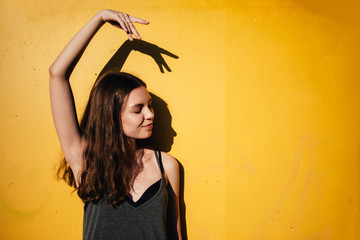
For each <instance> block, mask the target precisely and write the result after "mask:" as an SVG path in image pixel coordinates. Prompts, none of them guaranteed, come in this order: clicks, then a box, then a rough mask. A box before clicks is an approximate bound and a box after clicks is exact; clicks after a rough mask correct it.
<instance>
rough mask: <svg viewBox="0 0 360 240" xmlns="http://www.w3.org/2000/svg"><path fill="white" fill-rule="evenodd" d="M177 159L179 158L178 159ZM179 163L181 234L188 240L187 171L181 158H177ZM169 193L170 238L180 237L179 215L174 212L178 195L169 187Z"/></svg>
mask: <svg viewBox="0 0 360 240" xmlns="http://www.w3.org/2000/svg"><path fill="white" fill-rule="evenodd" d="M176 160H177V159H176ZM177 162H178V164H179V171H180V189H179V207H180V213H179V214H180V223H181V236H182V239H183V240H187V239H188V237H187V227H186V205H185V201H184V178H185V172H184V167H183V165H182V164H181V163H180V161H179V160H177ZM168 193H169V205H168V216H167V221H168V222H167V226H168V229H167V230H168V239H172V240H175V239H178V234H177V229H176V219H177V217H178V215H177V214H176V213H174V211H173V209H174V204H172V203H174V202H175V201H174V198H176V195H175V193H174V191H173V189H172V188H171V187H170V185H169V187H168Z"/></svg>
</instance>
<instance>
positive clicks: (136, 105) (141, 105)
mask: <svg viewBox="0 0 360 240" xmlns="http://www.w3.org/2000/svg"><path fill="white" fill-rule="evenodd" d="M148 103H152V98H150V99H149V101H148ZM143 106H144V104H142V103H138V104H135V105H133V106H131V107H130V108H135V107H140V108H141V107H143Z"/></svg>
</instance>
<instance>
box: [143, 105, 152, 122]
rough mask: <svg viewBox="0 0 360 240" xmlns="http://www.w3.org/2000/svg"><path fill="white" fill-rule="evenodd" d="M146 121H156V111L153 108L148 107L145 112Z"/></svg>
mask: <svg viewBox="0 0 360 240" xmlns="http://www.w3.org/2000/svg"><path fill="white" fill-rule="evenodd" d="M144 116H145V119H147V120H153V119H154V110H153V109H152V108H149V107H147V108H146V111H145V112H144Z"/></svg>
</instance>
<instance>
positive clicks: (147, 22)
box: [129, 15, 150, 24]
mask: <svg viewBox="0 0 360 240" xmlns="http://www.w3.org/2000/svg"><path fill="white" fill-rule="evenodd" d="M129 17H130V20H131V22H134V23H140V24H149V23H150V22H149V21H146V20H144V19H141V18H137V17H133V16H131V15H129Z"/></svg>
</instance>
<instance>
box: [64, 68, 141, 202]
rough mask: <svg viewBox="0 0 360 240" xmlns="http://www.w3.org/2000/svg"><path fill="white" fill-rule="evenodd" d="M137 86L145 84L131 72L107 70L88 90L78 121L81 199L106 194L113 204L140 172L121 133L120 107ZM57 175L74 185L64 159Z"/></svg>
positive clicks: (92, 200) (127, 140)
mask: <svg viewBox="0 0 360 240" xmlns="http://www.w3.org/2000/svg"><path fill="white" fill-rule="evenodd" d="M141 86H143V87H146V84H145V83H144V82H143V81H141V80H140V79H138V78H137V77H135V76H133V75H131V74H128V73H108V74H105V75H104V76H102V77H101V78H99V79H98V80H97V81H96V82H95V84H94V86H93V88H92V90H91V92H90V97H89V101H88V103H87V105H86V108H85V111H84V115H83V117H82V120H81V122H80V131H81V134H82V137H83V138H84V140H85V146H84V149H83V155H82V157H83V162H82V171H81V174H80V177H81V181H80V184H79V186H78V188H77V190H78V191H77V193H78V195H79V197H80V198H81V199H82V200H83V201H84V202H97V201H99V200H100V199H101V198H103V197H104V195H106V196H107V201H108V203H109V205H111V206H113V207H114V206H116V205H117V204H118V203H119V202H120V201H121V200H122V199H123V198H124V197H125V196H126V193H128V192H129V191H130V188H131V186H132V183H133V181H134V177H135V176H136V175H137V173H138V172H139V171H140V166H139V165H138V164H137V162H136V161H135V159H136V156H135V149H134V146H133V145H132V144H130V139H129V138H128V137H127V136H126V135H125V134H124V132H123V128H122V125H121V109H122V105H123V103H124V99H125V97H126V96H127V95H128V94H129V93H130V92H131V91H132V90H134V89H135V88H138V87H141ZM58 176H59V177H60V178H62V179H64V180H65V181H66V182H67V183H68V184H69V185H70V186H75V179H74V175H73V173H72V171H71V169H70V167H69V165H68V164H67V163H66V161H65V159H63V161H62V164H61V166H60V167H59V169H58Z"/></svg>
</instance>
